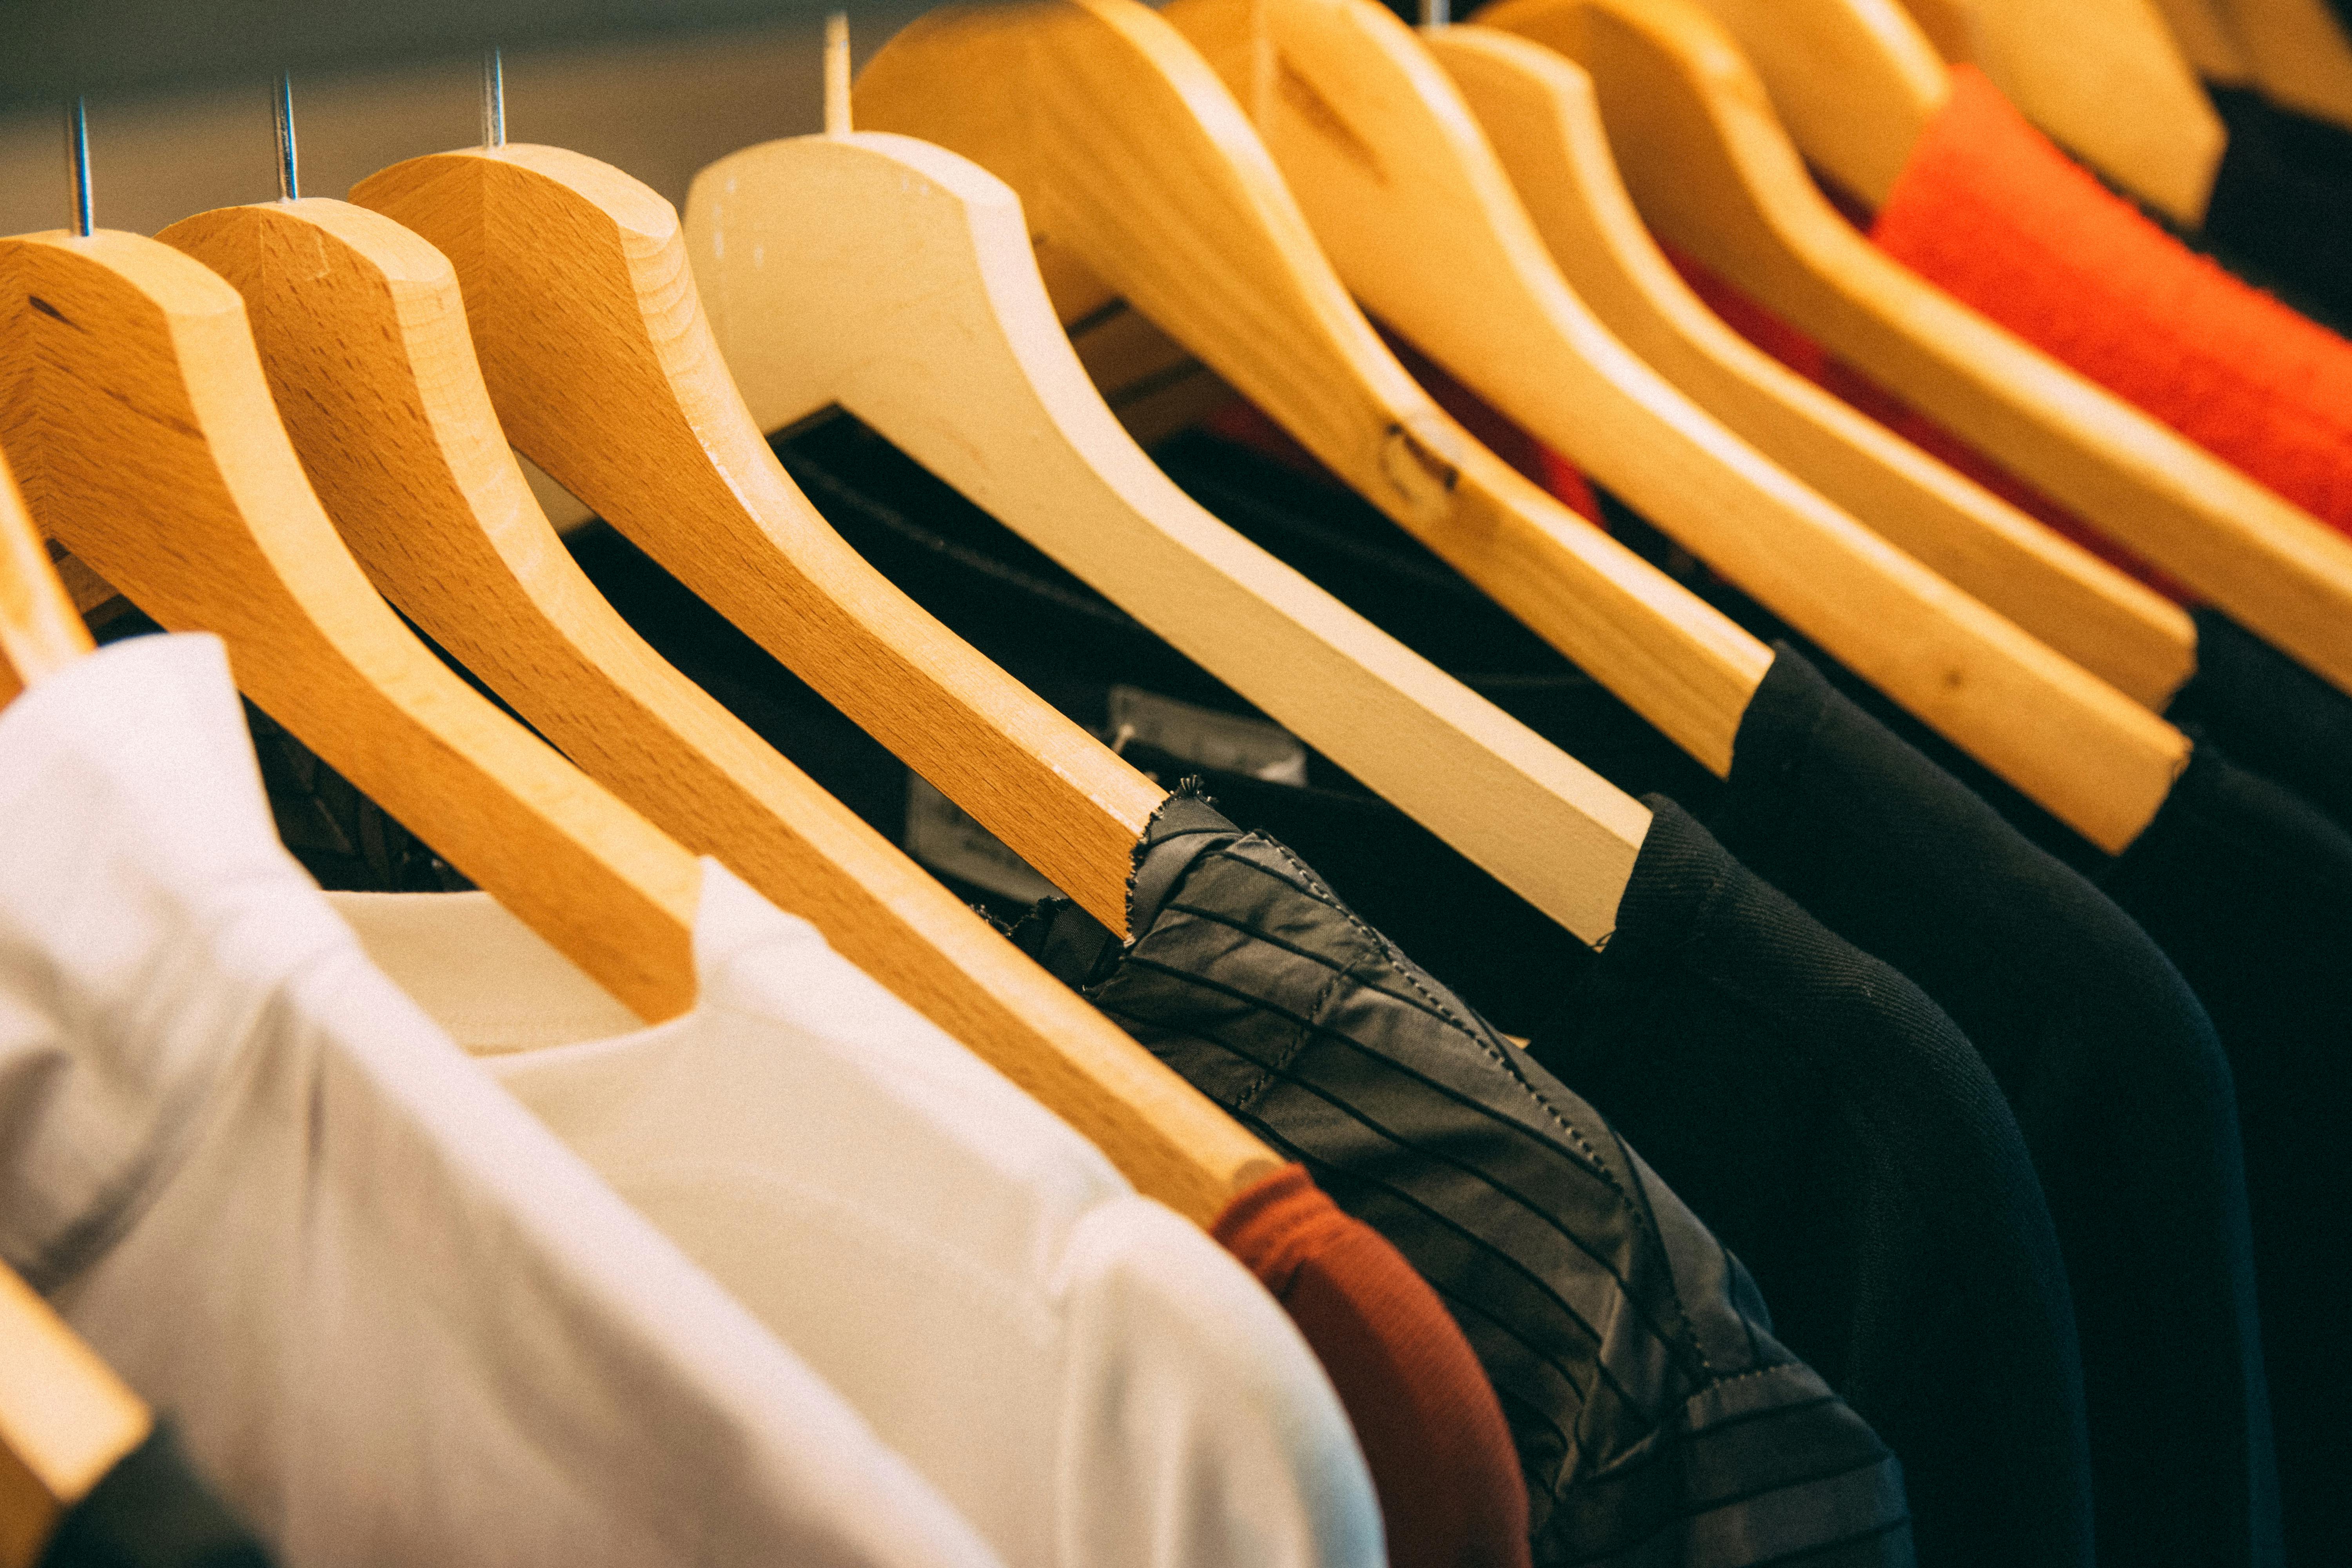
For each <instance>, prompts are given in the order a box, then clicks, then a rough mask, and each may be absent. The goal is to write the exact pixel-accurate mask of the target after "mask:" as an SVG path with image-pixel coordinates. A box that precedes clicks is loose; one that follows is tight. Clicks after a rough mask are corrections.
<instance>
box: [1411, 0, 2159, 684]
mask: <svg viewBox="0 0 2352 1568" xmlns="http://www.w3.org/2000/svg"><path fill="white" fill-rule="evenodd" d="M1422 42H1423V44H1424V45H1426V46H1427V47H1428V48H1429V51H1430V53H1431V54H1432V55H1433V56H1434V57H1435V58H1436V59H1437V61H1438V63H1439V64H1440V65H1442V66H1444V68H1445V69H1446V71H1447V73H1448V74H1449V75H1450V76H1451V77H1452V78H1453V80H1454V86H1455V87H1456V88H1457V89H1460V91H1461V93H1462V96H1463V98H1464V100H1465V101H1466V102H1467V103H1468V105H1469V107H1470V110H1471V111H1472V112H1473V113H1474V114H1475V115H1476V116H1477V120H1478V124H1479V127H1480V129H1481V130H1483V131H1484V132H1486V139H1487V140H1488V142H1491V143H1492V144H1493V146H1494V149H1495V152H1496V155H1497V156H1498V157H1499V158H1500V159H1501V161H1502V164H1503V167H1504V169H1505V170H1506V172H1507V173H1508V174H1509V175H1510V178H1511V184H1512V185H1513V186H1514V187H1515V188H1516V189H1517V192H1518V195H1519V196H1520V199H1521V200H1522V201H1524V202H1525V203H1526V205H1527V208H1528V216H1530V217H1531V218H1532V219H1533V220H1534V223H1535V226H1536V230H1537V232H1538V234H1540V235H1541V236H1542V237H1543V241H1544V244H1545V246H1546V247H1547V248H1548V249H1549V252H1550V254H1551V258H1552V259H1553V261H1555V262H1556V263H1557V264H1558V265H1559V268H1560V271H1561V273H1562V274H1563V276H1565V277H1566V279H1568V282H1569V284H1570V287H1572V288H1573V289H1575V290H1576V291H1577V294H1578V296H1579V297H1580V298H1581V299H1582V300H1584V301H1585V303H1586V304H1588V305H1590V306H1591V309H1592V310H1593V312H1594V313H1595V314H1596V315H1598V316H1599V317H1600V318H1601V321H1603V322H1605V323H1606V324H1607V325H1608V327H1609V328H1610V330H1611V331H1614V332H1615V333H1616V334H1617V335H1618V336H1619V337H1620V338H1622V340H1623V341H1624V342H1625V344H1626V346H1627V347H1628V348H1630V349H1632V350H1633V352H1634V353H1638V354H1640V355H1641V356H1642V357H1643V359H1644V360H1646V361H1647V362H1648V363H1650V364H1651V365H1653V366H1654V367H1655V368H1656V369H1657V370H1659V371H1660V372H1662V373H1663V374H1665V375H1666V376H1667V377H1668V378H1669V379H1671V380H1672V381H1674V382H1675V384H1677V385H1678V386H1680V387H1681V388H1682V389H1683V390H1684V391H1685V392H1686V393H1688V394H1689V395H1691V396H1692V397H1693V398H1694V399H1696V401H1697V402H1698V403H1699V404H1701V405H1703V406H1705V407H1706V409H1707V411H1708V412H1709V413H1711V414H1713V415H1715V416H1717V418H1719V419H1721V420H1722V421H1723V422H1724V423H1725V424H1726V425H1728V426H1730V427H1731V428H1732V429H1733V430H1734V431H1736V432H1738V434H1739V435H1741V436H1743V437H1746V438H1747V439H1748V440H1750V441H1753V442H1754V443H1755V444H1756V445H1757V446H1758V447H1759V448H1760V449H1761V450H1762V451H1763V452H1764V453H1765V454H1766V455H1767V456H1769V457H1770V458H1773V459H1775V460H1776V461H1778V462H1780V463H1782V464H1784V465H1785V466H1786V467H1787V468H1789V470H1790V472H1791V473H1793V474H1795V475H1796V477H1797V478H1799V479H1802V480H1804V481H1805V482H1806V483H1807V484H1809V485H1811V486H1812V487H1813V488H1814V489H1817V490H1819V491H1820V492H1821V493H1822V495H1823V496H1825V497H1827V498H1828V499H1829V500H1832V501H1833V502H1835V503H1836V504H1838V505H1839V506H1841V507H1843V508H1844V509H1845V510H1846V511H1847V512H1849V513H1851V514H1852V515H1853V516H1854V517H1856V518H1859V519H1861V520H1862V521H1864V522H1865V523H1867V524H1868V525H1869V526H1870V527H1871V528H1872V529H1873V530H1874V531H1876V532H1878V533H1880V534H1882V535H1884V536H1885V538H1886V539H1887V540H1888V541H1889V542H1892V543H1893V544H1894V545H1895V547H1896V548H1898V549H1900V550H1903V551H1906V552H1908V553H1909V554H1911V555H1912V556H1914V557H1915V558H1916V559H1917V560H1918V561H1919V562H1920V563H1922V564H1924V565H1925V566H1927V568H1928V569H1929V570H1931V571H1933V572H1934V573H1936V574H1937V575H1938V576H1941V577H1943V578H1944V579H1946V580H1947V581H1948V582H1949V583H1951V584H1953V585H1954V586H1955V587H1958V588H1959V589H1960V590H1961V591H1963V592H1964V593H1967V594H1969V595H1973V596H1974V597H1976V598H1977V599H1979V600H1980V601H1981V602H1983V603H1984V604H1985V605H1988V606H1990V608H1992V609H1993V610H1996V611H1998V612H1999V613H2000V614H2001V615H2004V616H2008V617H2009V618H2010V619H2011V620H2012V621H2014V622H2016V623H2017V625H2018V626H2021V627H2022V628H2024V629H2025V630H2026V631H2027V632H2030V633H2032V635H2033V636H2034V637H2037V638H2038V639H2040V640H2041V641H2042V642H2043V643H2045V644H2047V645H2048V646H2049V647H2051V648H2052V649H2053V650H2054V651H2056V652H2058V653H2061V654H2063V655H2064V656H2065V657H2067V658H2070V659H2073V660H2074V662H2075V663H2077V664H2079V665H2081V666H2082V667H2083V668H2085V669H2087V670H2089V671H2090V672H2091V673H2092V674H2094V675H2096V676H2098V677H2100V678H2101V679H2105V680H2106V681H2108V682H2110V683H2111V684H2113V685H2114V686H2116V688H2117V689H2120V690H2122V691H2123V692H2125V693H2126V695H2128V696H2130V697H2132V698H2134V699H2135V700H2137V701H2139V702H2141V703H2143V704H2145V705H2146V706H2147V707H2150V708H2154V709H2158V710H2161V709H2162V708H2163V706H2164V704H2165V703H2166V702H2167V701H2168V700H2170V699H2171V696H2172V694H2173V692H2174V691H2176V690H2178V689H2179V687H2180V685H2181V683H2182V682H2183V681H2185V680H2187V679H2189V674H2190V673H2191V672H2192V671H2193V670H2194V669H2195V668H2196V667H2197V632H2196V627H2195V626H2194V625H2193V624H2192V623H2191V622H2190V620H2189V615H2188V612H2187V611H2185V610H2183V609H2181V608H2180V606H2179V605H2176V604H2174V603H2173V602H2172V601H2171V600H2169V599H2167V598H2165V597H2164V596H2163V595H2160V594H2158V593H2156V592H2154V591H2153V590H2151V589H2149V588H2147V587H2146V586H2145V585H2143V584H2141V583H2140V582H2139V581H2138V580H2137V579H2136V578H2133V577H2130V576H2127V575H2126V574H2124V573H2122V572H2119V571H2117V570H2116V568H2115V567H2113V566H2110V565H2108V564H2107V563H2105V562H2104V561H2102V560H2100V559H2099V558H2098V557H2096V556H2095V555H2093V554H2091V553H2090V552H2088V551H2086V550H2084V549H2083V548H2081V547H2080V546H2079V545H2076V544H2074V542H2072V541H2069V540H2067V539H2064V538H2063V537H2061V536H2060V535H2058V534H2056V533H2053V531H2050V530H2049V529H2047V528H2044V527H2042V524H2041V523H2039V522H2037V521H2034V520H2033V519H2032V518H2030V517H2028V516H2026V515H2025V514H2024V513H2023V512H2021V511H2019V510H2017V509H2016V508H2014V507H2012V506H2011V505H2010V504H2009V503H2008V502H2006V501H2004V500H2000V498H1998V497H1996V496H1994V495H1993V494H1991V492H1990V491H1988V490H1986V489H1984V488H1983V487H1982V486H1980V485H1978V484H1976V483H1974V482H1973V481H1971V480H1969V479H1966V478H1964V477H1962V476H1961V475H1959V474H1958V473H1956V472H1954V471H1953V470H1952V469H1951V468H1947V467H1946V466H1945V465H1944V464H1942V463H1940V462H1937V460H1936V459H1935V458H1931V457H1929V456H1927V454H1926V453H1925V452H1922V451H1920V450H1919V449H1918V448H1917V447H1914V446H1912V445H1911V444H1910V443H1909V442H1907V441H1905V440H1904V439H1902V438H1901V437H1898V436H1896V435H1895V434H1894V433H1893V432H1891V431H1889V430H1888V429H1887V428H1886V427H1885V426H1883V425H1880V424H1879V423H1878V422H1877V421H1875V420H1874V419H1871V418H1869V417H1868V416H1864V415H1863V414H1860V413H1858V412H1856V411H1855V410H1854V409H1853V408H1851V407H1849V406H1848V405H1846V404H1845V403H1843V401H1841V400H1840V399H1838V398H1837V397H1834V396H1832V395H1830V394H1829V393H1827V392H1824V391H1822V389H1821V388H1820V387H1818V386H1816V385H1814V384H1812V383H1811V382H1810V381H1808V380H1806V379H1805V378H1804V377H1803V376H1801V375H1799V374H1796V373H1795V372H1793V371H1791V370H1790V369H1789V368H1788V367H1787V366H1785V365H1783V364H1781V363H1780V362H1779V361H1777V360H1775V359H1773V358H1772V357H1771V356H1770V355H1769V354H1767V353H1763V352H1762V351H1761V350H1759V349H1758V348H1757V347H1756V346H1755V345H1754V344H1752V343H1750V342H1748V340H1747V339H1745V338H1743V337H1741V336H1740V335H1739V334H1738V332H1736V331H1732V330H1731V328H1730V327H1729V326H1727V325H1726V324H1725V323H1724V321H1722V320H1721V319H1720V318H1718V317H1717V316H1716V315H1715V313H1714V312H1713V311H1711V310H1708V309H1707V307H1706V304H1705V303H1704V302H1702V301H1701V300H1700V299H1699V298H1698V296H1697V295H1696V294H1695V293H1693V292H1692V291H1691V289H1690V288H1689V286H1688V285H1686V284H1685V283H1684V281H1683V279H1682V277H1681V275H1680V274H1679V273H1677V272H1676V271H1675V268H1674V265H1673V263H1671V262H1669V261H1668V260H1667V259H1666V258H1665V256H1664V253H1663V252H1661V251H1660V250H1659V249H1658V247H1657V243H1656V242H1655V241H1654V240H1653V239H1652V238H1651V237H1650V231H1649V230H1648V229H1647V228H1645V227H1643V224H1642V217H1641V214H1640V213H1639V212H1637V211H1636V210H1635V208H1634V206H1633V198H1632V197H1631V196H1629V195H1626V194H1625V187H1624V183H1623V182H1622V180H1621V179H1620V178H1619V177H1618V174H1617V164H1616V162H1615V158H1614V155H1613V154H1612V153H1611V152H1610V150H1609V139H1608V133H1607V132H1606V130H1605V129H1604V128H1603V127H1602V125H1601V110H1600V106H1599V105H1598V103H1597V102H1596V101H1595V100H1594V98H1593V94H1592V80H1591V78H1590V77H1588V76H1587V75H1585V73H1584V71H1583V69H1582V68H1580V67H1579V66H1577V65H1575V64H1573V63H1571V62H1570V61H1569V60H1566V59H1563V58H1561V57H1559V55H1556V54H1554V53H1552V52H1551V51H1550V50H1549V49H1547V48H1544V47H1540V46H1538V45H1536V44H1532V43H1530V42H1528V40H1527V39H1525V38H1521V37H1515V36H1513V35H1511V34H1508V33H1500V32H1496V30H1495V29H1493V28H1491V27H1481V26H1454V27H1441V28H1437V29H1434V30H1429V31H1425V32H1424V33H1423V36H1422Z"/></svg>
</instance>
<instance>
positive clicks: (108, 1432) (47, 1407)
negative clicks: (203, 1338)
mask: <svg viewBox="0 0 2352 1568" xmlns="http://www.w3.org/2000/svg"><path fill="white" fill-rule="evenodd" d="M154 1425H155V1422H154V1417H153V1416H152V1415H151V1414H150V1413H149V1411H148V1409H147V1406H146V1405H144V1404H142V1402H141V1401H140V1398H139V1396H138V1395H137V1394H133V1393H132V1392H131V1390H130V1388H129V1387H128V1386H127V1385H125V1384H124V1383H123V1381H122V1380H121V1378H119V1377H117V1376H116V1375H115V1374H114V1369H113V1368H111V1367H110V1366H108V1365H107V1364H106V1363H105V1362H103V1361H101V1360H100V1359H99V1356H98V1354H97V1352H94V1351H92V1350H91V1349H90V1348H89V1346H88V1345H86V1344H84V1343H82V1342H81V1338H80V1336H79V1335H78V1334H76V1333H75V1332H74V1331H73V1330H72V1329H71V1328H69V1327H68V1326H67V1324H66V1321H65V1320H64V1319H62V1318H60V1317H58V1314H57V1312H56V1311H55V1310H53V1309H52V1308H51V1307H50V1306H49V1304H48V1303H47V1301H44V1300H41V1298H40V1297H39V1296H38V1295H37V1294H36V1293H35V1292H34V1290H33V1288H32V1287H31V1286H29V1285H27V1284H26V1283H25V1281H24V1280H23V1279H21V1278H19V1277H18V1276H17V1274H16V1270H14V1269H12V1268H9V1267H8V1266H7V1265H5V1264H0V1568H31V1564H33V1563H37V1562H38V1561H40V1557H41V1550H42V1548H43V1546H44V1545H45V1544H46V1543H47V1541H48V1538H49V1536H50V1534H51V1533H52V1532H53V1531H55V1530H56V1528H57V1525H58V1520H60V1519H61V1518H63V1517H64V1515H65V1512H66V1510H68V1509H70V1508H72V1507H73V1506H74V1505H75V1504H76V1503H78V1502H79V1501H81V1500H82V1499H83V1498H85V1497H88V1496H89V1491H90V1489H91V1488H92V1487H95V1486H96V1485H98V1483H99V1482H100V1480H102V1479H105V1477H106V1473H107V1471H109V1470H110V1469H112V1468H114V1466H115V1463H116V1461H118V1460H120V1459H121V1458H122V1457H123V1456H124V1455H126V1454H128V1453H130V1452H131V1449H133V1448H136V1447H138V1446H139V1445H140V1444H141V1443H142V1442H144V1441H146V1438H147V1434H148V1433H149V1432H151V1431H152V1430H153V1429H154Z"/></svg>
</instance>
